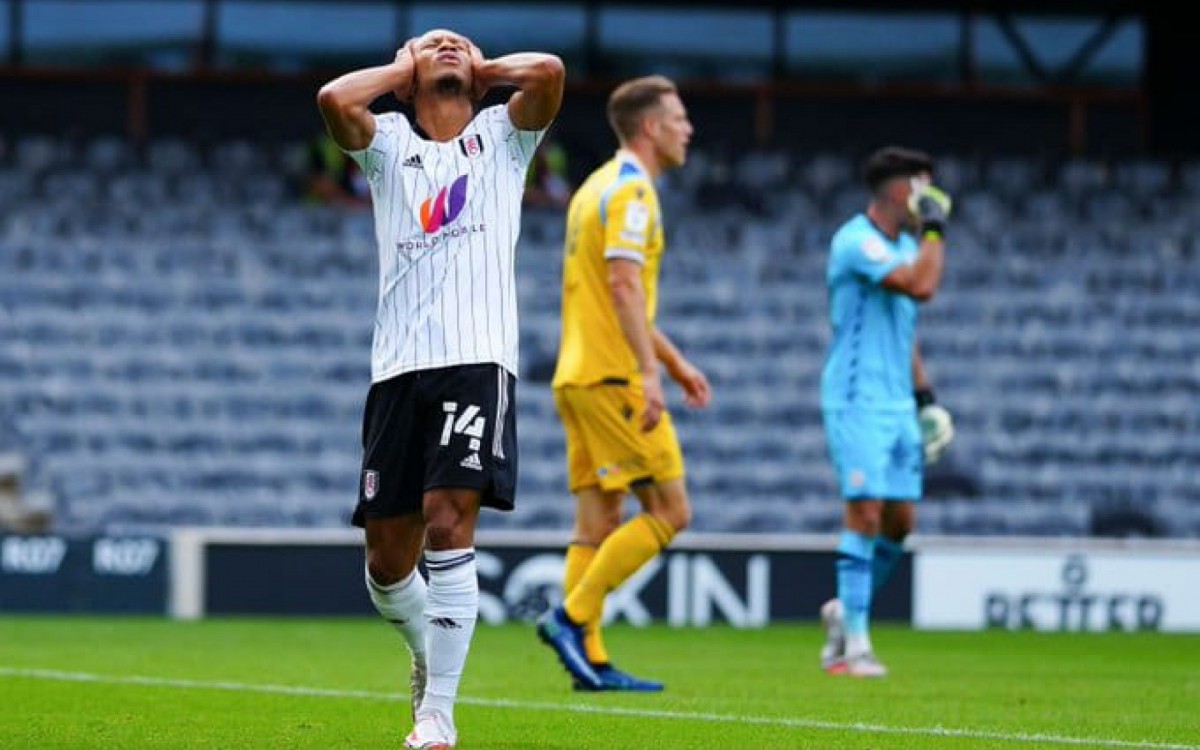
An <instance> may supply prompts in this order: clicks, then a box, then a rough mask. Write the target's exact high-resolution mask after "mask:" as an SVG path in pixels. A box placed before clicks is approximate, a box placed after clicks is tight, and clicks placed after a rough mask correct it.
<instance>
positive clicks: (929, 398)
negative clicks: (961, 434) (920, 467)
mask: <svg viewBox="0 0 1200 750" xmlns="http://www.w3.org/2000/svg"><path fill="white" fill-rule="evenodd" d="M916 399H917V422H918V423H919V424H920V426H921V442H922V443H924V445H925V463H926V465H933V464H935V463H937V462H938V460H939V459H941V457H942V454H943V453H945V452H946V448H948V447H950V443H951V442H952V441H953V440H954V418H953V417H951V416H950V412H949V411H948V410H947V409H946V407H944V406H942V405H941V404H939V403H936V402H935V401H934V398H933V391H932V390H930V389H928V388H926V389H923V390H920V391H917V393H916Z"/></svg>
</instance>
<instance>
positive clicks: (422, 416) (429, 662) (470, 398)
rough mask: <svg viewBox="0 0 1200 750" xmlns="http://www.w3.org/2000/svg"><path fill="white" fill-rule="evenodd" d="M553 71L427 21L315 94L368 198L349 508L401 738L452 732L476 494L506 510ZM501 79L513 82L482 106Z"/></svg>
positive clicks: (442, 749) (432, 739)
mask: <svg viewBox="0 0 1200 750" xmlns="http://www.w3.org/2000/svg"><path fill="white" fill-rule="evenodd" d="M563 79H564V69H563V64H562V61H561V60H560V59H559V58H557V57H555V56H554V55H550V54H542V53H535V52H522V53H516V54H510V55H505V56H502V57H498V58H495V59H487V58H485V57H484V56H483V54H482V53H481V52H480V50H479V48H478V47H477V46H476V45H475V44H474V43H472V42H471V40H469V39H467V38H466V37H464V36H462V35H461V34H456V33H454V32H453V31H448V30H444V29H435V30H432V31H429V32H426V33H425V34H423V35H421V36H420V37H416V38H414V39H411V40H409V41H408V42H407V43H405V45H404V46H403V47H402V48H401V49H400V51H399V52H397V54H396V58H395V60H393V61H392V62H391V63H389V64H387V65H381V66H377V67H371V68H365V69H362V70H357V71H354V72H351V73H348V74H346V75H343V76H341V77H339V78H336V79H334V80H332V81H330V82H329V83H327V84H325V85H324V86H323V87H321V90H320V93H319V94H318V96H317V103H318V106H319V108H320V111H321V115H322V117H323V118H324V120H325V124H326V127H327V128H328V130H329V133H330V135H332V136H333V138H334V140H336V141H337V143H338V145H340V146H341V147H342V148H343V149H345V150H346V151H347V152H348V153H349V154H350V156H351V157H353V158H354V160H355V161H357V162H358V163H359V165H360V166H361V167H362V168H363V171H364V173H365V174H366V175H367V179H368V181H369V182H370V186H371V199H372V202H373V206H374V215H375V235H376V240H377V242H378V246H379V303H378V307H377V312H376V318H375V332H374V345H373V351H372V356H371V380H372V383H371V388H370V391H369V393H368V395H367V401H366V406H365V410H364V416H363V462H362V474H361V478H360V482H359V493H358V502H357V505H356V507H355V511H354V517H353V523H354V525H356V526H360V527H362V528H363V529H364V530H365V537H366V585H367V590H368V592H369V593H370V597H371V600H372V601H373V602H374V604H375V607H376V609H378V610H379V613H380V614H381V615H382V616H383V617H384V618H386V619H387V620H389V621H390V622H392V623H393V624H394V625H395V627H396V628H397V629H398V630H399V631H400V633H401V634H402V635H403V637H404V639H405V642H406V643H407V645H408V648H409V651H410V652H411V655H412V699H413V722H414V727H413V730H412V732H411V733H410V734H409V735H408V737H407V738H406V740H405V746H406V747H409V748H426V750H433V749H437V750H446V749H448V748H453V747H454V745H455V742H456V738H457V732H456V729H455V725H454V712H453V709H454V703H455V700H456V696H457V693H458V684H459V680H460V678H461V676H462V672H463V665H464V663H465V662H466V657H467V652H468V649H469V647H470V643H471V638H472V634H473V633H474V629H475V620H476V616H477V613H478V609H479V582H478V577H477V572H476V566H475V548H474V544H475V525H476V521H477V519H478V516H479V512H480V508H481V507H492V508H496V509H499V510H502V511H508V510H512V508H513V502H514V489H515V487H516V479H517V451H516V423H515V418H514V414H515V411H516V409H515V406H514V403H513V397H514V393H515V390H514V389H515V379H516V375H517V340H518V328H517V306H516V284H515V283H514V279H513V269H514V252H515V248H516V242H517V235H518V232H519V229H520V218H521V216H520V212H521V199H522V195H523V192H524V186H525V176H526V170H527V168H528V166H529V163H530V160H531V159H532V158H533V154H534V150H535V149H536V148H537V147H538V144H539V143H540V141H541V139H542V136H543V135H544V134H545V131H546V128H547V127H549V125H550V123H551V122H552V121H553V119H554V118H555V116H557V114H558V110H559V106H560V104H561V102H562V93H563ZM494 86H512V87H515V88H516V91H515V92H514V93H513V94H512V95H511V96H510V97H509V99H508V101H507V102H506V103H504V104H499V105H496V106H493V107H488V108H484V109H481V110H479V111H477V108H478V102H479V101H480V99H481V98H482V97H483V95H484V94H485V93H486V92H487V91H488V90H489V89H490V88H492V87H494ZM389 91H390V92H394V93H395V94H396V96H397V98H399V99H400V101H402V102H407V103H411V105H412V111H413V118H412V120H411V121H410V119H409V118H408V117H407V116H406V115H405V114H404V113H402V112H387V113H383V114H375V113H373V112H372V111H371V110H370V105H371V104H372V103H373V102H374V101H375V100H376V99H378V98H379V97H381V96H383V95H384V94H386V93H388V92H389ZM422 553H423V554H424V559H425V567H426V570H427V571H428V575H429V581H428V585H427V584H426V582H425V580H424V579H423V578H422V576H421V574H420V572H419V571H418V570H417V562H418V556H420V555H421V554H422Z"/></svg>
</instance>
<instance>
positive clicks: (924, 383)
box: [912, 342, 933, 393]
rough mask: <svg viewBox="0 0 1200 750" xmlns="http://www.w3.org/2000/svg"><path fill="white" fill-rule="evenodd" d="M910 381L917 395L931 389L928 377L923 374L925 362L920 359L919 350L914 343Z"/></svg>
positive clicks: (926, 374)
mask: <svg viewBox="0 0 1200 750" xmlns="http://www.w3.org/2000/svg"><path fill="white" fill-rule="evenodd" d="M912 380H913V390H915V391H916V392H918V393H920V392H921V391H928V390H932V389H933V384H932V383H930V382H929V375H928V373H926V372H925V362H924V361H923V360H922V359H921V348H920V347H919V346H918V345H917V344H916V343H915V342H914V343H913V353H912Z"/></svg>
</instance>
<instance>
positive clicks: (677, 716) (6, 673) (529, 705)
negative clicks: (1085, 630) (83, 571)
mask: <svg viewBox="0 0 1200 750" xmlns="http://www.w3.org/2000/svg"><path fill="white" fill-rule="evenodd" d="M0 677H12V678H25V679H33V680H52V681H57V682H84V683H94V684H101V685H141V686H147V687H167V688H184V689H194V690H228V691H232V692H239V693H264V694H271V695H298V696H304V697H315V698H353V699H361V700H378V701H407V700H408V694H407V693H381V692H377V691H371V690H337V689H333V688H319V687H309V686H305V685H262V684H254V683H245V682H227V681H217V682H202V681H199V680H179V679H172V678H169V677H145V676H141V675H102V674H91V673H87V672H63V671H60V670H56V669H22V668H19V667H0ZM458 702H459V703H463V704H466V705H472V706H488V707H495V708H513V709H521V710H526V711H554V712H559V713H579V714H600V715H604V716H630V717H637V718H643V719H663V720H676V721H704V722H713V723H720V724H756V725H759V726H772V727H786V728H793V729H817V730H823V731H830V732H861V733H863V734H896V735H913V736H921V737H955V738H961V739H972V740H995V741H1001V742H1025V743H1036V744H1040V745H1064V746H1071V747H1111V748H1127V749H1130V750H1200V745H1184V744H1179V743H1174V742H1151V741H1131V740H1109V739H1100V738H1091V737H1068V736H1064V735H1055V734H1025V733H1021V732H1012V733H1009V732H989V731H984V730H977V729H956V728H953V727H943V726H936V725H935V726H931V727H899V726H888V725H886V724H867V723H863V722H836V721H821V720H819V719H790V718H786V717H777V716H742V715H739V714H718V713H703V712H688V711H652V710H649V709H640V708H622V707H619V706H595V705H584V704H579V703H541V702H536V701H514V700H502V699H493V698H463V697H460V698H459V699H458Z"/></svg>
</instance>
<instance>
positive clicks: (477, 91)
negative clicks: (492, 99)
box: [470, 42, 491, 101]
mask: <svg viewBox="0 0 1200 750" xmlns="http://www.w3.org/2000/svg"><path fill="white" fill-rule="evenodd" d="M470 45H471V98H472V99H473V100H475V101H479V100H480V99H482V98H483V96H484V94H486V93H487V92H488V89H490V88H491V84H490V83H488V80H487V76H486V75H485V74H484V72H483V65H484V63H486V62H487V58H486V57H484V56H483V50H481V49H479V45H477V44H475V42H470Z"/></svg>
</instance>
